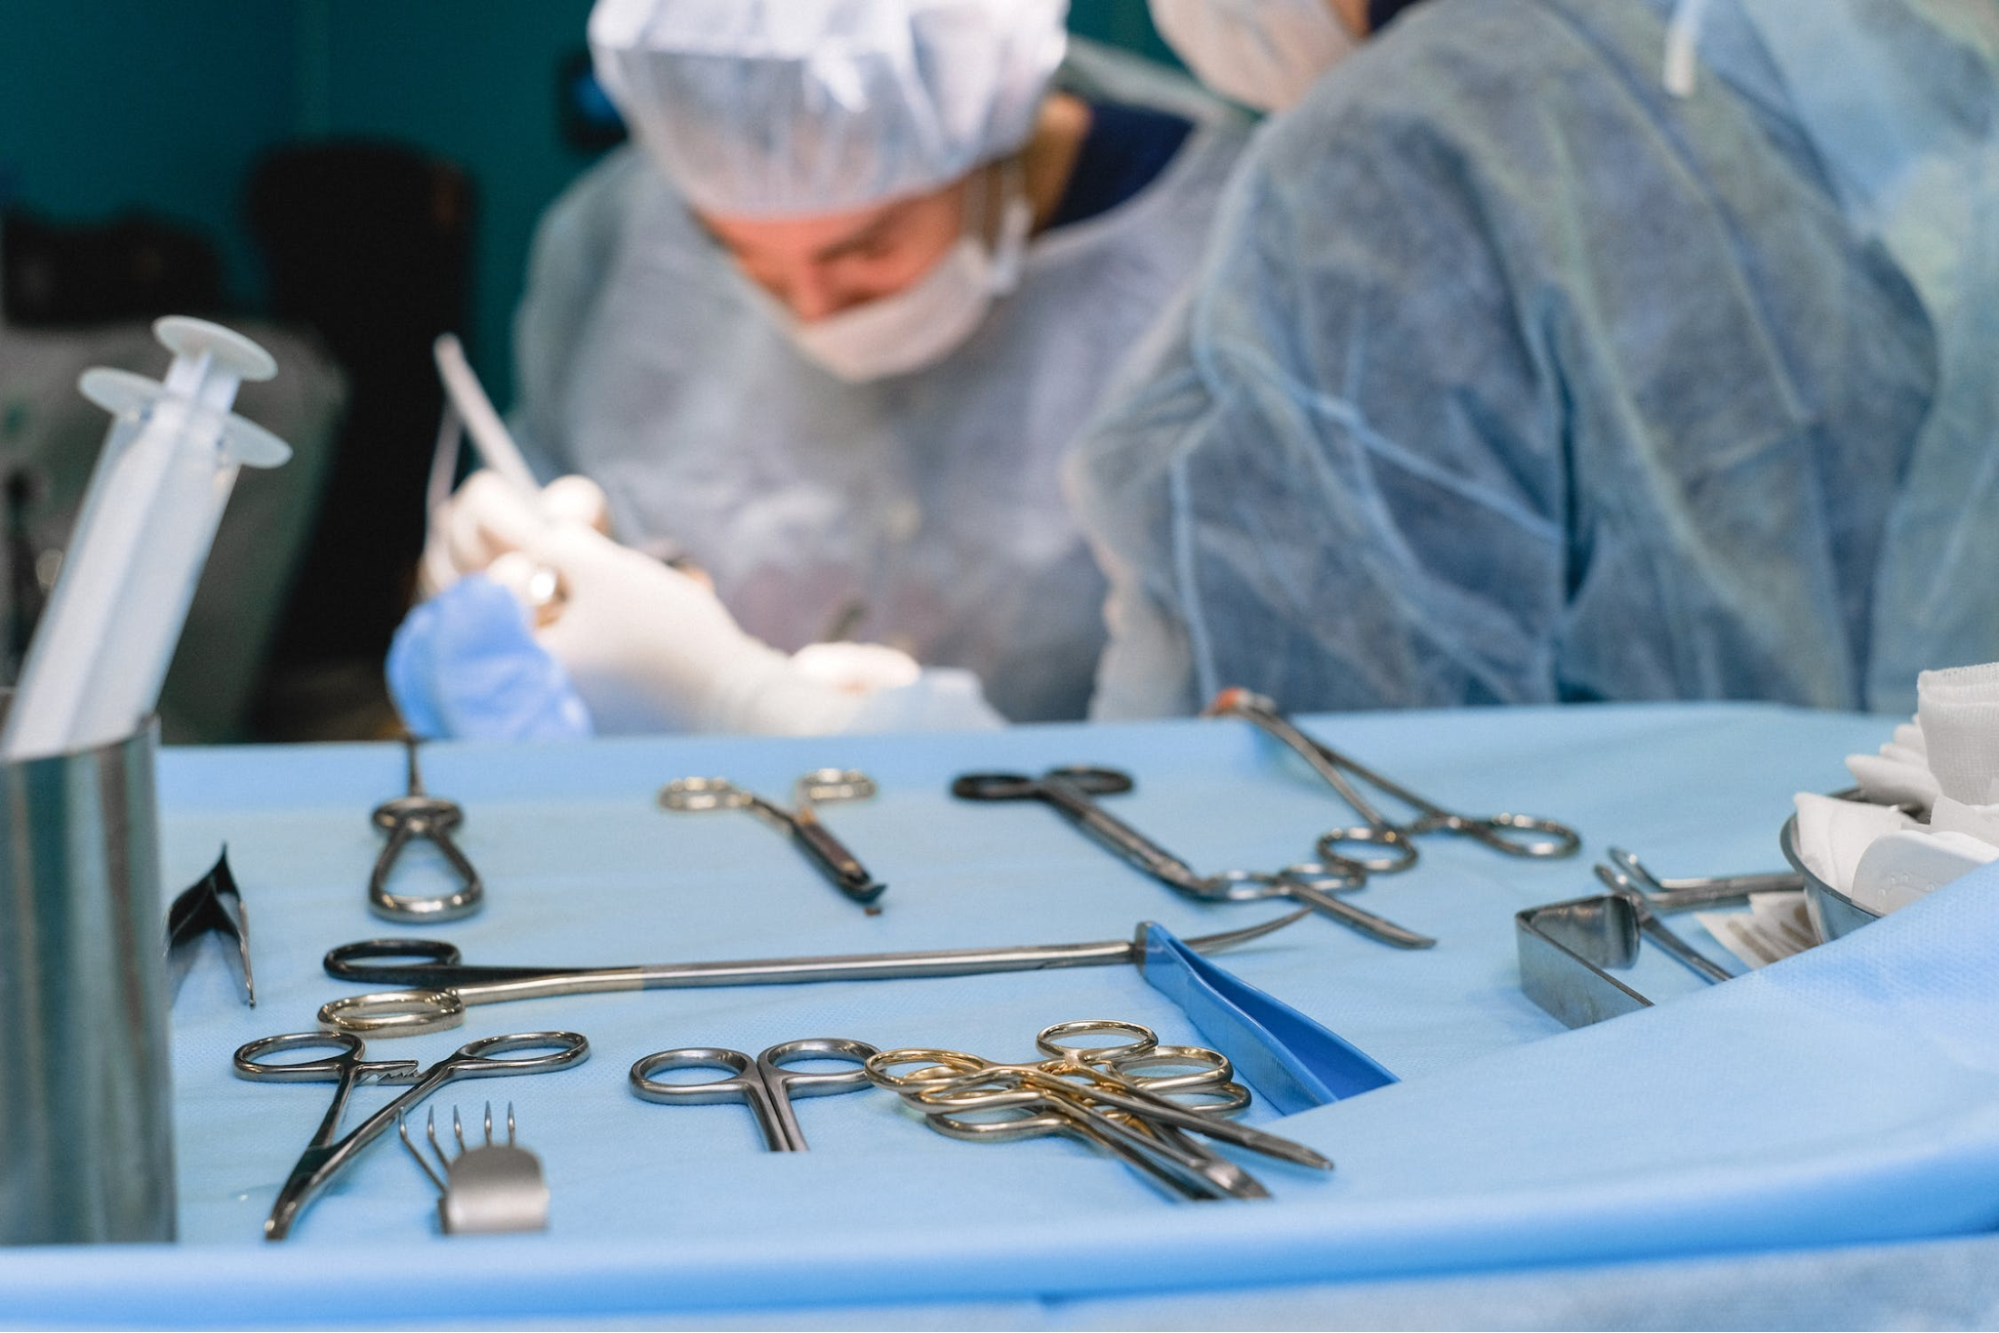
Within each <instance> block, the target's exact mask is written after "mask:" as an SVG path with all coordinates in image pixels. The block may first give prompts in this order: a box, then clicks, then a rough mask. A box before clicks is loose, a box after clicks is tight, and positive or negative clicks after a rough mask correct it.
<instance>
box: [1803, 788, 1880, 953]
mask: <svg viewBox="0 0 1999 1333" xmlns="http://www.w3.org/2000/svg"><path fill="white" fill-rule="evenodd" d="M1777 848H1778V850H1779V851H1781V852H1783V853H1784V859H1785V860H1786V861H1789V862H1790V863H1791V869H1793V870H1795V871H1797V872H1798V876H1799V878H1800V879H1802V880H1803V881H1804V890H1805V914H1806V915H1807V916H1809V917H1810V918H1811V921H1812V929H1813V930H1815V931H1817V932H1818V936H1819V943H1821V944H1825V943H1828V942H1830V941H1832V940H1836V939H1838V938H1840V937H1841V936H1842V935H1851V934H1852V933H1853V932H1854V931H1856V930H1859V929H1860V928H1861V927H1862V926H1864V925H1866V924H1867V923H1868V922H1870V921H1879V920H1880V919H1881V914H1880V913H1879V912H1877V911H1875V910H1874V909H1873V908H1871V907H1862V906H1861V905H1860V904H1859V903H1857V902H1855V901H1853V899H1851V898H1849V897H1847V896H1846V895H1845V894H1843V893H1841V892H1840V891H1839V890H1838V889H1835V888H1834V887H1833V886H1832V885H1830V884H1828V883H1826V882H1825V881H1824V880H1822V879H1820V878H1819V877H1818V876H1817V875H1815V874H1813V873H1812V869H1811V867H1810V866H1808V865H1806V864H1805V858H1804V857H1802V856H1800V855H1799V854H1798V817H1797V816H1796V815H1792V816H1791V817H1790V818H1789V819H1787V820H1785V821H1784V827H1783V828H1782V829H1781V830H1779V831H1778V834H1777Z"/></svg>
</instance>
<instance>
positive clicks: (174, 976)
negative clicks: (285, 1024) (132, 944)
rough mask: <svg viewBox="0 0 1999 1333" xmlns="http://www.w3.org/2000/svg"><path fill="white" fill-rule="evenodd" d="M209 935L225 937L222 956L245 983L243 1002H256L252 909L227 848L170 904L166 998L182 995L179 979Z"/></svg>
mask: <svg viewBox="0 0 1999 1333" xmlns="http://www.w3.org/2000/svg"><path fill="white" fill-rule="evenodd" d="M211 936H213V937H215V938H216V939H217V940H219V941H220V942H221V945H222V955H223V957H224V959H226V960H227V961H228V963H229V965H230V967H231V968H232V969H233V970H234V971H235V973H236V982H237V984H238V985H240V986H241V987H242V988H243V1003H245V1004H247V1005H249V1006H250V1007H251V1008H252V1009H254V1008H256V1007H257V978H256V974H255V973H254V972H253V971H251V968H250V914H249V912H248V911H246V910H245V909H244V907H243V895H242V893H241V892H240V891H239V890H238V889H237V887H236V876H235V875H234V874H233V873H231V871H230V869H229V851H228V849H227V848H224V849H223V852H222V855H221V856H220V857H219V858H218V859H217V860H216V862H215V864H214V866H212V867H211V868H210V869H209V872H208V873H207V874H205V875H203V876H202V877H201V878H200V879H199V880H196V881H195V882H194V884H193V885H191V886H190V887H188V888H186V889H184V890H182V891H181V893H180V894H179V896H177V897H176V898H175V899H174V900H173V904H172V906H170V907H168V908H167V1001H168V1003H169V1004H171V1003H172V1002H173V1000H174V999H175V998H176V997H178V996H179V995H180V986H181V982H183V981H185V980H186V979H187V974H188V970H189V969H190V968H192V967H193V966H194V961H195V959H196V958H197V957H199V956H200V954H201V946H202V944H203V943H204V942H205V941H206V940H208V939H209V938H210V937H211Z"/></svg>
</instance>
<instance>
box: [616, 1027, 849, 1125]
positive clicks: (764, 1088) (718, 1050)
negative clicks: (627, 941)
mask: <svg viewBox="0 0 1999 1333" xmlns="http://www.w3.org/2000/svg"><path fill="white" fill-rule="evenodd" d="M874 1054H875V1048H874V1047H872V1046H870V1045H868V1044H867V1043H866V1042H861V1041H848V1040H847V1039H846V1038H844V1037H802V1038H800V1039H799V1040H797V1041H785V1042H779V1043H778V1044H777V1045H775V1046H770V1047H766V1048H765V1049H764V1051H763V1052H762V1054H760V1055H757V1056H756V1057H754V1058H752V1057H750V1056H747V1055H745V1054H743V1053H742V1052H741V1051H732V1050H729V1049H727V1048H725V1047H721V1046H686V1047H682V1048H680V1049H678V1050H672V1051H656V1052H654V1053H653V1054H651V1055H648V1056H646V1057H644V1058H643V1059H641V1060H640V1061H639V1062H638V1063H637V1064H634V1065H633V1066H632V1072H631V1084H632V1092H633V1093H634V1094H635V1095H637V1096H638V1097H640V1098H642V1099H644V1100H645V1101H649V1102H665V1103H673V1102H685V1103H699V1104H704V1105H712V1104H713V1103H716V1102H742V1103H744V1104H745V1105H747V1106H748V1107H749V1108H750V1111H751V1113H752V1114H753V1115H755V1116H756V1118H757V1127H758V1128H759V1129H760V1130H762V1131H763V1139H764V1147H766V1148H768V1149H770V1150H771V1151H772V1152H804V1151H805V1150H806V1145H805V1133H804V1131H803V1130H801V1129H799V1127H798V1116H797V1113H796V1112H794V1111H793V1109H792V1105H791V1103H792V1101H793V1100H794V1099H796V1098H799V1097H824V1096H829V1095H831V1094H833V1093H840V1092H858V1091H860V1090H861V1089H862V1088H865V1087H867V1086H869V1084H868V1071H867V1069H866V1068H865V1066H866V1064H867V1062H868V1059H869V1058H870V1057H871V1056H873V1055H874ZM787 1060H851V1061H852V1062H853V1064H854V1067H853V1068H852V1069H840V1070H823V1071H822V1070H803V1069H786V1068H785V1067H784V1063H785V1061H787ZM668 1069H724V1070H727V1071H729V1072H728V1077H726V1078H719V1079H708V1080H706V1081H704V1082H701V1083H667V1082H661V1081H659V1080H658V1079H655V1078H654V1077H653V1075H655V1074H659V1073H663V1072H664V1071H666V1070H668Z"/></svg>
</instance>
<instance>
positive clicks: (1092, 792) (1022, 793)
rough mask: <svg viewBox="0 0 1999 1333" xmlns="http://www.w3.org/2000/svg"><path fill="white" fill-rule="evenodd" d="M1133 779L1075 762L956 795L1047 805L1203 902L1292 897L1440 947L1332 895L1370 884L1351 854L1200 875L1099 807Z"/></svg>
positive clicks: (972, 781) (977, 781) (1002, 776)
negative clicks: (1101, 800) (1275, 868)
mask: <svg viewBox="0 0 1999 1333" xmlns="http://www.w3.org/2000/svg"><path fill="white" fill-rule="evenodd" d="M1132 786H1133V783H1132V780H1131V775H1130V774H1128V773H1124V772H1121V771H1119V770H1118V769H1115V768H1097V767H1092V766H1088V765H1071V766H1067V767H1062V768H1051V769H1049V770H1048V771H1047V772H1046V773H1043V774H1042V775H1041V776H1040V777H1038V778H1036V777H1029V776H1027V775H1026V774H1024V773H967V774H965V775H963V776H962V777H959V778H958V779H956V780H955V781H953V782H952V784H951V794H952V795H953V796H956V797H957V798H958V799H959V800H963V801H1043V802H1045V803H1047V804H1048V805H1050V806H1053V807H1054V808H1055V809H1056V810H1057V811H1058V812H1060V813H1061V814H1062V815H1063V817H1064V818H1066V819H1068V820H1069V822H1070V823H1072V824H1074V825H1076V827H1078V828H1080V829H1082V830H1083V832H1085V833H1086V834H1088V835H1089V836H1090V837H1091V838H1092V839H1093V840H1094V841H1096V842H1097V843H1099V844H1101V845H1102V846H1104V847H1106V848H1108V849H1109V850H1110V852H1111V853H1112V854H1113V855H1114V856H1116V857H1118V858H1119V859H1120V860H1123V861H1125V862H1127V863H1128V864H1130V865H1132V866H1135V867H1136V868H1137V869H1139V870H1141V871H1143V872H1144V873H1145V874H1147V875H1150V876H1151V877H1152V878H1154V879H1156V880H1158V881H1159V882H1160V883H1162V884H1164V885H1165V886H1166V887H1167V888H1169V889H1172V890H1173V891H1174V892H1175V893H1179V894H1181V895H1183V896H1185V897H1188V898H1193V899H1196V900H1197V901H1200V902H1257V901H1261V900H1263V899H1266V898H1290V899H1293V900H1294V901H1297V902H1300V903H1303V904H1305V905H1306V906H1307V907H1309V908H1311V909H1312V910H1314V911H1316V912H1319V913H1321V914H1323V915H1325V916H1328V917H1330V918H1332V919H1333V920H1334V921H1337V922H1339V923H1340V924H1341V925H1343V926H1346V927H1348V928H1349V929H1352V930H1357V931H1359V932H1360V933H1361V934H1363V935H1365V936H1367V937H1368V938H1369V939H1372V940H1376V941H1378V942H1380V943H1382V944H1388V945H1393V946H1394V947H1396V948H1398V949H1427V948H1429V947H1431V946H1432V945H1434V944H1435V943H1436V941H1435V940H1433V939H1431V938H1430V937H1429V936H1427V935H1419V934H1417V933H1416V932H1415V931H1413V930H1409V929H1406V928H1405V927H1402V926H1398V925H1396V924H1395V923H1394V922H1392V921H1389V920H1387V919H1386V918H1384V917H1379V916H1376V915H1375V914H1374V913H1372V912H1367V911H1363V910H1362V909H1360V908H1358V907H1354V906H1353V905H1352V904H1350V903H1347V902H1344V901H1342V900H1341V899H1339V898H1337V897H1335V896H1334V894H1335V892H1337V891H1340V890H1351V889H1358V888H1360V887H1362V886H1363V885H1365V884H1366V883H1367V871H1366V869H1365V868H1363V867H1362V866H1361V864H1360V863H1358V862H1356V861H1353V860H1351V859H1349V858H1347V857H1343V856H1334V857H1332V858H1330V859H1329V860H1327V861H1315V862H1308V863H1305V864H1301V865H1293V866H1286V867H1284V868H1283V869H1282V870H1279V871H1275V872H1264V871H1253V870H1225V871H1223V872H1222V873H1220V874H1218V875H1203V874H1201V873H1200V872H1199V871H1197V870H1195V869H1194V868H1193V867H1192V866H1190V865H1188V864H1187V863H1186V862H1185V861H1182V860H1181V859H1180V858H1179V857H1177V856H1175V855H1173V853H1171V852H1169V851H1167V850H1166V849H1165V848H1164V847H1161V846H1160V845H1159V844H1158V843H1156V842H1154V841H1152V839H1150V838H1148V837H1146V836H1145V835H1144V834H1143V833H1140V832H1139V831H1138V830H1137V829H1135V828H1133V827H1132V826H1131V825H1129V824H1127V823H1125V822H1124V821H1123V820H1122V819H1119V818H1118V817H1117V816H1116V815H1114V814H1112V813H1111V812H1110V811H1108V810H1106V809H1104V808H1103V807H1102V806H1101V805H1099V804H1097V802H1096V800H1095V799H1094V798H1096V797H1098V796H1108V795H1114V794H1117V793H1120V792H1128V791H1130V790H1131V789H1132Z"/></svg>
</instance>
